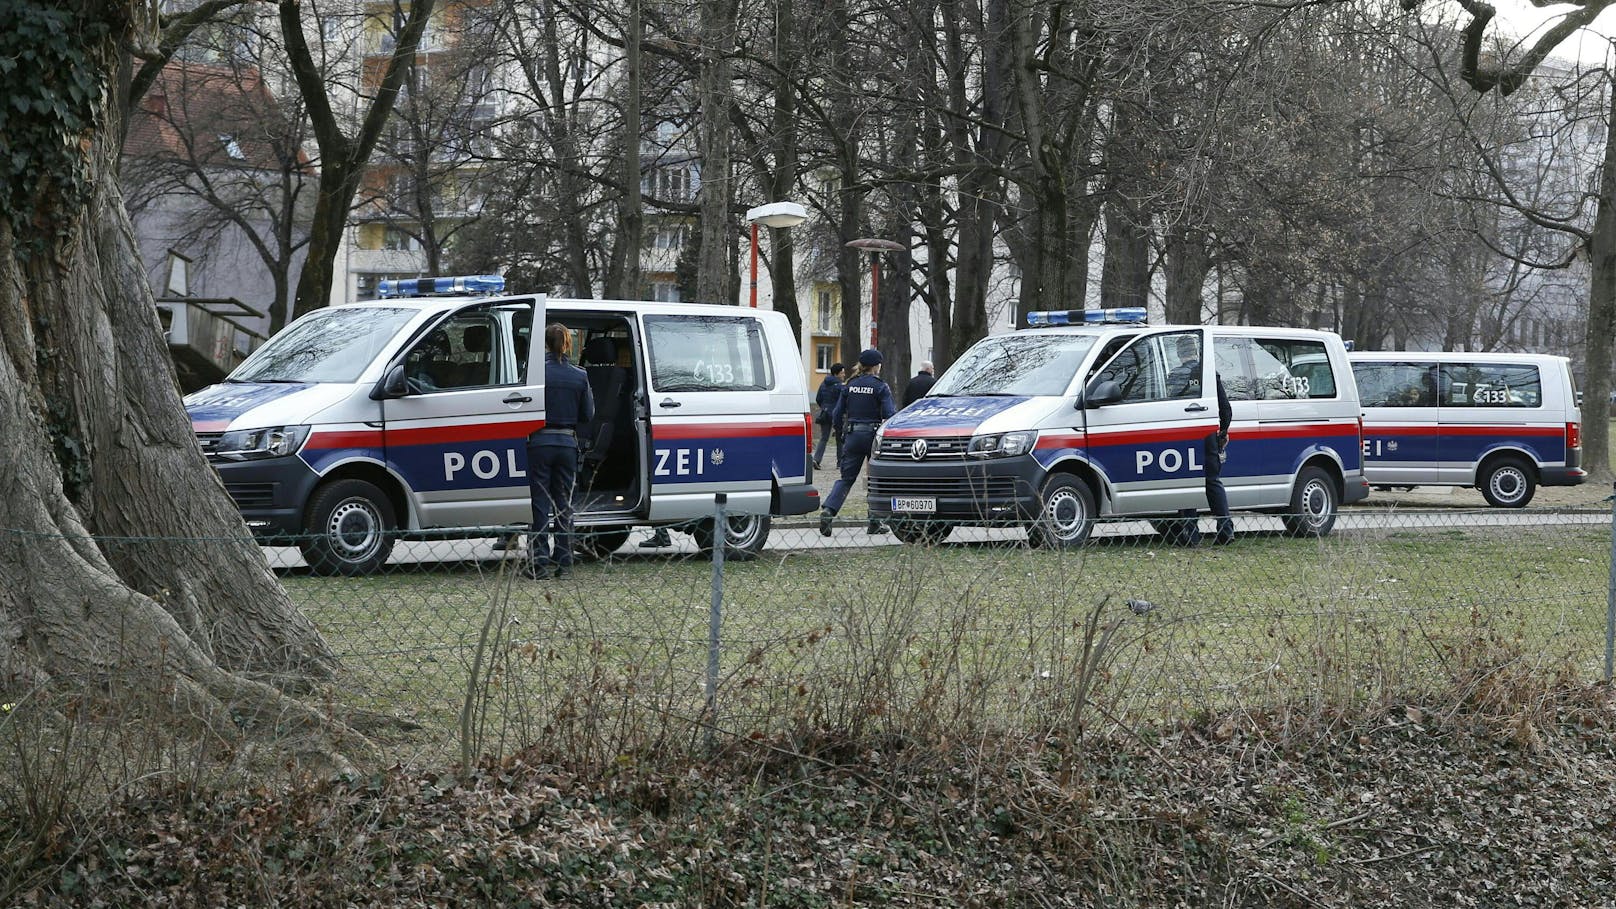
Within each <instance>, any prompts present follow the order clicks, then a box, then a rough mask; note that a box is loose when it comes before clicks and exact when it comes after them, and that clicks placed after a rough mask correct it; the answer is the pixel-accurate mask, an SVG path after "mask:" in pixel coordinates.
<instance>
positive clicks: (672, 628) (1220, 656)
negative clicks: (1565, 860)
mask: <svg viewBox="0 0 1616 909" xmlns="http://www.w3.org/2000/svg"><path fill="white" fill-rule="evenodd" d="M1609 540H1610V538H1609V529H1608V528H1607V527H1605V526H1603V525H1591V526H1556V527H1541V528H1507V529H1497V528H1494V529H1487V528H1474V529H1468V528H1467V529H1457V528H1456V529H1452V530H1446V531H1434V532H1425V531H1390V532H1373V533H1363V532H1360V533H1356V534H1352V535H1340V536H1337V537H1335V538H1331V539H1327V540H1323V541H1307V540H1292V539H1287V538H1284V537H1281V536H1279V535H1277V534H1276V535H1273V536H1264V535H1248V536H1243V537H1242V539H1241V540H1240V542H1239V543H1237V544H1236V545H1234V546H1231V547H1226V548H1202V549H1179V548H1173V547H1163V546H1160V545H1159V544H1157V543H1156V542H1155V541H1153V540H1150V539H1142V540H1136V541H1132V542H1131V544H1129V545H1120V546H1090V547H1087V548H1085V549H1083V550H1081V551H1078V552H1075V553H1051V552H1041V551H1029V550H1026V549H1024V548H1021V547H1019V546H1016V547H1004V546H993V545H986V544H977V545H973V544H953V545H945V546H943V547H939V548H936V549H926V548H919V547H909V546H904V547H882V548H877V549H869V550H852V551H848V550H810V551H805V552H776V551H766V552H765V554H764V556H763V557H762V558H760V559H758V560H756V561H754V562H749V563H734V562H731V563H729V564H728V565H727V566H726V569H725V579H724V590H725V594H724V604H723V621H722V650H721V655H720V664H721V686H720V693H719V707H720V718H721V722H722V723H723V725H725V726H726V727H727V728H731V729H734V730H736V731H738V732H743V733H744V732H748V731H754V730H765V731H777V730H778V729H780V728H789V727H793V726H802V725H812V724H840V725H842V726H846V725H848V724H854V725H856V724H859V723H871V722H890V723H919V722H931V723H944V722H957V723H960V724H962V725H964V726H971V725H977V726H982V725H992V724H1003V725H1012V726H1013V725H1017V724H1020V725H1033V724H1040V723H1050V722H1053V721H1054V719H1055V718H1058V717H1059V716H1060V715H1062V714H1063V712H1064V713H1069V712H1071V711H1073V710H1077V709H1078V706H1077V705H1074V704H1072V703H1070V702H1069V701H1070V694H1071V690H1072V688H1073V687H1075V680H1076V678H1077V677H1078V676H1079V675H1080V674H1081V672H1082V670H1083V667H1084V666H1085V665H1086V664H1087V663H1089V662H1093V660H1092V651H1090V650H1089V649H1088V648H1087V645H1086V643H1085V641H1084V640H1083V625H1084V620H1085V618H1086V616H1087V615H1088V613H1089V611H1090V610H1091V609H1092V608H1094V607H1095V606H1096V605H1098V604H1101V603H1105V604H1108V606H1107V608H1106V610H1105V612H1104V615H1103V616H1102V622H1104V623H1109V622H1112V621H1115V622H1116V623H1117V627H1116V632H1115V636H1114V638H1113V639H1112V641H1111V644H1110V648H1109V653H1108V654H1104V655H1102V656H1103V657H1104V660H1103V662H1105V665H1104V667H1103V669H1104V672H1103V673H1102V675H1101V677H1100V679H1099V682H1100V687H1099V688H1098V689H1097V690H1096V691H1097V696H1100V695H1103V696H1105V697H1106V698H1108V699H1109V700H1108V703H1110V704H1111V705H1112V708H1113V709H1115V710H1117V711H1120V712H1124V713H1129V714H1132V715H1137V716H1146V717H1163V716H1171V715H1182V714H1183V713H1184V712H1186V711H1195V710H1199V709H1204V708H1207V707H1217V706H1226V705H1231V704H1234V705H1239V704H1258V703H1277V702H1295V701H1305V702H1323V701H1333V702H1340V701H1342V700H1362V699H1370V698H1385V697H1392V696H1395V695H1396V692H1397V689H1399V688H1401V687H1406V686H1410V685H1417V684H1420V683H1422V682H1433V683H1434V681H1436V680H1439V679H1440V677H1441V676H1442V674H1443V673H1444V672H1446V671H1450V669H1449V664H1450V662H1451V660H1452V657H1453V654H1455V653H1457V652H1458V651H1459V650H1461V649H1463V648H1465V647H1471V646H1476V645H1477V642H1478V641H1482V640H1484V639H1485V640H1490V641H1492V642H1494V643H1495V644H1496V643H1504V644H1508V645H1509V647H1510V648H1511V652H1515V653H1518V654H1524V655H1525V658H1527V659H1530V660H1536V661H1541V662H1543V663H1544V664H1545V665H1549V664H1552V665H1554V666H1568V667H1571V668H1572V671H1574V672H1575V673H1576V674H1578V675H1580V676H1582V677H1586V678H1592V677H1594V676H1595V674H1596V673H1597V671H1598V669H1599V666H1600V661H1601V659H1602V651H1603V628H1604V610H1605V589H1606V580H1607V572H1608V553H1609V545H1610V543H1609ZM711 580H712V569H711V566H710V564H709V563H707V562H703V561H698V560H665V559H650V558H644V557H631V558H629V559H626V560H624V561H620V562H614V563H611V564H598V565H586V566H581V567H580V568H579V569H578V572H577V577H576V578H575V579H573V580H570V581H566V582H559V583H535V582H530V581H524V580H513V579H511V578H510V577H508V576H504V577H502V576H501V575H500V574H499V573H498V565H497V563H486V564H483V565H464V564H462V565H454V566H445V567H437V568H431V567H428V568H421V569H416V570H412V571H405V572H401V573H397V574H393V575H389V576H384V577H377V578H370V579H362V580H333V579H319V578H312V577H306V576H289V577H288V578H287V579H286V585H287V588H288V590H290V591H291V593H292V596H293V598H294V599H295V600H296V601H297V602H298V603H299V605H300V606H302V607H303V608H304V610H305V611H306V612H307V613H308V614H309V615H310V616H311V617H313V618H314V620H315V621H316V622H317V623H318V624H319V625H320V627H321V629H322V630H323V631H324V632H325V634H326V636H327V638H328V639H329V640H330V642H331V643H332V645H333V647H334V648H335V649H336V650H337V651H338V653H339V654H341V655H342V657H343V662H344V666H345V670H344V676H343V678H342V679H341V680H340V681H339V685H338V688H339V691H340V692H341V696H342V699H343V700H344V701H345V702H347V703H349V704H352V705H355V706H360V707H364V708H367V709H370V710H374V711H380V712H384V713H388V714H393V715H398V716H403V717H407V718H409V719H411V720H413V721H414V722H417V723H419V724H421V729H420V730H419V731H418V732H416V733H414V734H412V735H410V736H407V737H405V738H404V739H402V740H400V742H399V743H398V744H400V745H406V746H410V745H417V744H418V745H422V746H425V747H429V748H431V747H433V746H434V745H441V744H442V743H443V742H444V741H446V740H447V741H452V740H453V735H454V732H453V730H454V729H455V726H456V721H457V717H458V713H459V710H460V708H461V705H462V703H463V701H464V698H465V693H466V686H467V679H468V678H469V676H470V667H471V664H472V661H473V654H474V653H475V650H476V646H477V642H478V637H479V634H480V633H481V630H482V628H483V625H484V621H485V618H486V617H487V616H488V614H489V610H490V608H491V607H497V609H498V611H499V618H500V621H499V622H497V623H496V627H497V629H498V630H499V631H500V637H499V639H498V640H497V641H496V642H495V644H496V646H494V647H492V648H491V650H490V656H489V658H488V659H487V661H486V662H487V664H488V666H489V667H490V668H489V669H488V670H487V671H486V672H485V676H487V678H488V685H487V686H486V688H485V691H486V693H487V694H488V700H487V707H488V709H489V711H490V712H489V726H490V728H492V729H493V730H494V731H493V732H492V733H490V734H491V735H499V736H501V744H502V745H508V744H510V743H512V742H515V743H520V744H525V743H527V742H530V741H533V740H534V739H536V738H557V739H558V740H566V741H570V742H573V743H574V745H573V746H570V747H585V745H588V746H589V747H600V748H602V749H604V750H606V751H614V750H632V749H633V747H635V746H636V745H638V746H642V747H643V746H645V745H646V744H647V743H648V742H649V743H653V744H654V743H660V744H658V745H656V747H666V746H667V745H668V744H669V743H668V742H667V741H665V739H667V738H668V737H677V736H680V735H684V736H686V737H688V736H689V735H690V729H691V722H692V721H693V720H694V719H695V718H696V717H697V715H698V714H699V713H700V710H701V705H702V695H703V692H702V685H703V679H704V673H705V667H706V660H707V635H708V621H709V607H710V600H711ZM1128 600H1135V601H1148V602H1149V603H1151V604H1153V607H1154V608H1152V609H1150V610H1148V612H1147V613H1146V614H1145V615H1138V614H1136V613H1135V612H1134V611H1132V610H1129V609H1127V608H1125V606H1124V604H1125V603H1126V602H1127V601H1128ZM1141 608H1142V607H1141ZM948 717H952V718H953V719H952V720H949V719H947V718H948ZM569 736H570V738H568V737H569Z"/></svg>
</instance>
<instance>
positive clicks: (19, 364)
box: [0, 8, 336, 724]
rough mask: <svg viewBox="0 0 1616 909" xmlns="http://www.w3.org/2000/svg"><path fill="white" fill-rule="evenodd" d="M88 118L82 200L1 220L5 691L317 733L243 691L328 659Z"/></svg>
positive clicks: (293, 709)
mask: <svg viewBox="0 0 1616 909" xmlns="http://www.w3.org/2000/svg"><path fill="white" fill-rule="evenodd" d="M86 15H91V16H93V15H110V14H109V13H108V12H107V11H105V10H103V9H101V8H97V9H96V10H95V11H94V12H90V13H87V14H86ZM112 22H113V23H114V24H115V27H114V28H113V29H112V34H110V35H109V36H108V38H107V39H106V43H105V44H103V45H101V46H99V47H91V48H89V53H90V60H91V61H92V64H91V65H92V66H93V68H94V72H93V75H92V76H91V78H94V79H97V80H99V81H100V84H101V86H102V87H105V84H106V78H107V74H108V73H109V72H112V71H114V67H113V66H112V65H111V62H110V61H112V60H114V59H115V58H116V53H117V49H119V48H122V47H124V46H126V45H125V39H126V38H127V35H124V34H121V33H120V31H119V28H120V27H121V28H125V29H127V28H128V27H129V24H128V20H120V19H118V18H117V17H115V16H114V17H113V19H112ZM41 79H42V82H43V83H44V84H56V85H65V84H70V82H69V78H68V77H67V76H66V75H64V74H59V73H57V74H46V75H44V76H42V77H41ZM92 94H93V93H92ZM113 96H114V95H113V94H112V93H102V94H101V95H99V97H100V98H101V99H102V100H101V101H100V102H98V103H100V104H102V105H104V104H105V99H106V98H108V97H113ZM97 123H98V126H97V127H96V128H94V129H92V130H87V131H85V132H83V133H81V134H80V138H81V139H82V140H83V142H84V148H85V152H86V154H85V157H84V158H83V159H82V162H81V164H82V170H81V173H82V176H83V179H84V180H85V186H86V192H85V194H84V196H83V197H82V202H74V201H73V200H72V198H71V197H68V196H65V195H63V196H54V195H52V194H51V193H50V192H49V191H48V190H47V191H42V192H41V193H39V194H38V195H36V196H35V198H34V204H35V205H36V206H38V207H36V209H35V210H34V211H33V212H32V213H28V214H31V217H32V219H33V220H34V222H35V223H39V222H41V221H42V220H48V222H49V223H51V224H52V225H54V226H55V228H56V229H55V230H54V231H53V232H51V234H50V236H49V237H48V238H46V239H44V240H42V241H40V242H38V243H35V244H30V243H29V242H27V241H26V240H24V239H23V238H22V237H20V236H19V235H18V233H17V232H16V231H15V229H14V227H13V226H12V224H10V223H7V222H0V341H3V348H0V426H3V427H4V431H3V432H0V683H3V684H4V685H5V686H6V687H7V688H8V689H11V690H15V686H18V685H23V684H29V683H33V682H38V681H41V680H44V679H47V678H64V677H76V676H84V675H89V676H93V677H96V678H110V677H120V678H133V679H137V680H141V681H145V682H147V683H149V684H152V685H157V684H160V683H163V682H174V683H175V684H182V685H185V686H194V687H195V688H196V689H197V690H198V691H199V692H205V693H207V694H208V695H210V696H212V697H213V698H216V699H230V700H234V699H237V698H247V699H249V700H250V701H252V702H254V703H253V705H252V707H253V709H271V710H278V711H286V712H287V715H288V716H289V717H299V718H302V719H303V720H307V721H310V722H313V723H315V724H318V720H317V718H316V716H315V714H313V713H312V712H310V711H308V710H307V709H306V708H302V707H301V706H300V705H296V704H295V703H294V702H291V701H287V700H286V699H284V698H283V697H281V696H280V695H278V694H277V693H275V691H274V690H273V689H271V688H269V687H267V686H265V685H263V684H261V683H259V682H253V681H250V680H249V678H250V677H251V676H257V677H260V678H264V679H271V680H277V681H283V682H292V681H294V680H297V679H304V680H306V679H310V678H319V677H323V676H329V675H330V674H331V673H332V671H333V670H334V669H335V665H336V660H335V657H334V656H333V654H332V652H331V651H330V649H329V648H328V647H327V646H326V644H325V642H324V640H323V639H322V638H321V637H320V634H319V632H318V631H317V630H316V629H315V628H314V626H313V625H312V624H311V623H310V622H309V621H308V620H307V619H306V618H304V617H303V616H302V615H301V614H300V613H299V612H298V611H297V610H296V609H295V608H294V607H293V606H292V604H291V602H290V600H289V599H288V598H287V596H286V594H285V591H284V590H283V589H282V588H281V586H280V584H279V582H278V581H277V580H276V578H275V576H274V574H273V573H272V572H271V571H270V570H269V567H268V565H267V563H266V562H265V560H264V557H263V554H262V551H261V550H260V549H259V548H258V547H257V546H256V545H253V544H252V543H251V542H250V536H249V535H248V533H247V531H246V528H245V526H244V525H243V524H242V521H241V517H240V515H239V514H238V513H237V511H236V509H235V506H234V504H233V503H232V502H231V500H230V498H229V496H228V495H227V494H226V493H225V491H224V488H223V486H222V484H221V483H220V481H219V479H218V476H217V474H215V473H214V472H213V471H212V469H210V468H209V467H208V465H207V462H206V461H205V460H204V459H203V457H202V454H201V451H200V449H199V448H198V446H197V445H196V440H195V437H194V436H193V434H192V432H191V427H190V424H189V422H188V421H187V420H186V418H185V412H184V409H183V407H182V406H181V403H180V400H179V392H178V390H177V388H176V385H175V379H174V372H173V367H172V365H171V362H170V360H169V358H168V351H167V348H166V345H165V344H164V342H163V338H162V333H161V330H160V327H159V324H158V321H157V317H156V311H155V307H154V304H153V302H152V297H151V293H150V290H149V288H148V286H147V283H146V280H145V276H144V274H142V272H141V266H140V262H139V258H138V255H137V252H136V247H135V241H134V233H133V230H132V228H131V226H130V223H129V220H128V217H127V215H126V213H125V211H124V207H123V203H122V198H121V195H120V193H119V190H118V185H117V181H116V172H117V171H116V164H117V152H116V147H117V144H116V136H117V135H118V134H119V131H120V130H121V128H122V126H121V122H120V118H119V117H118V116H117V111H115V110H110V109H106V108H105V107H104V106H103V108H102V109H101V110H100V111H99V117H98V119H97ZM30 245H32V246H33V248H32V249H31V250H30V248H29V247H30ZM92 536H93V537H116V538H121V539H120V540H119V541H110V542H109V541H98V540H97V539H93V538H92Z"/></svg>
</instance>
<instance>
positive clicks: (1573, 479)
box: [1537, 467, 1588, 486]
mask: <svg viewBox="0 0 1616 909" xmlns="http://www.w3.org/2000/svg"><path fill="white" fill-rule="evenodd" d="M1586 479H1588V471H1586V470H1583V469H1582V468H1581V467H1540V468H1538V479H1537V481H1538V483H1539V484H1540V485H1543V486H1581V485H1582V483H1583V481H1584V480H1586Z"/></svg>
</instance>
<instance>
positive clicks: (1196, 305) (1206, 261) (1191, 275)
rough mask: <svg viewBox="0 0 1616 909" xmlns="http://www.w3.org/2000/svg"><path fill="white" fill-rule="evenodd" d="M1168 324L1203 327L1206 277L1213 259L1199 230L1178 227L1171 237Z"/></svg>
mask: <svg viewBox="0 0 1616 909" xmlns="http://www.w3.org/2000/svg"><path fill="white" fill-rule="evenodd" d="M1166 269H1167V321H1168V323H1170V324H1173V325H1199V324H1201V320H1202V315H1201V310H1202V303H1203V295H1204V292H1205V290H1206V276H1207V274H1208V273H1209V272H1211V270H1212V256H1211V254H1210V253H1208V252H1207V250H1206V245H1205V243H1204V241H1203V239H1202V237H1201V235H1200V232H1199V231H1191V230H1188V229H1185V228H1174V229H1173V230H1171V231H1170V232H1169V233H1168V235H1167V263H1166Z"/></svg>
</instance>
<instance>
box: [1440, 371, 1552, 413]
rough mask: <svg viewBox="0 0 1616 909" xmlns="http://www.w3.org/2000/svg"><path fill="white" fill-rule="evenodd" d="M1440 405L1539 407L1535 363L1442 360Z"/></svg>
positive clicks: (1540, 396)
mask: <svg viewBox="0 0 1616 909" xmlns="http://www.w3.org/2000/svg"><path fill="white" fill-rule="evenodd" d="M1442 406H1443V407H1542V406H1543V382H1542V380H1541V379H1540V378H1539V377H1538V372H1537V367H1536V366H1529V365H1526V364H1520V363H1444V364H1442Z"/></svg>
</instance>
